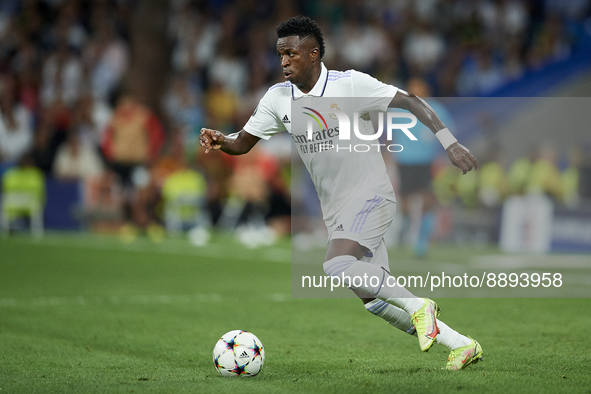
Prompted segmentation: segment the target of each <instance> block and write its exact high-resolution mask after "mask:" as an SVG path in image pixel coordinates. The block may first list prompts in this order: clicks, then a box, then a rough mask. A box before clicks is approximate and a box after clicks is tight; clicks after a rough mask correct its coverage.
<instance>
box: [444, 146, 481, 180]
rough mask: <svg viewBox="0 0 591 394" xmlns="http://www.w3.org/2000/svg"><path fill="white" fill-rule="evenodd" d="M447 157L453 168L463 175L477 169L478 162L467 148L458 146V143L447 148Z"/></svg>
mask: <svg viewBox="0 0 591 394" xmlns="http://www.w3.org/2000/svg"><path fill="white" fill-rule="evenodd" d="M447 156H449V161H451V163H452V164H453V165H454V166H456V167H458V168H459V169H460V170H462V173H463V174H466V173H467V172H468V171H470V170H471V169H475V170H477V169H478V160H476V158H475V157H474V155H473V154H472V152H470V151H469V150H468V148H466V147H465V146H464V145H460V143H459V142H454V143H453V144H451V145H450V146H449V147H448V148H447Z"/></svg>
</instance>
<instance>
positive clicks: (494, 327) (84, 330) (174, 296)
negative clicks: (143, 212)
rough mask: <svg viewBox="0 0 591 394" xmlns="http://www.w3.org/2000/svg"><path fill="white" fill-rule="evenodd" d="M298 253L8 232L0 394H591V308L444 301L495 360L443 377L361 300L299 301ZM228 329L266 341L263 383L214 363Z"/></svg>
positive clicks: (433, 361)
mask: <svg viewBox="0 0 591 394" xmlns="http://www.w3.org/2000/svg"><path fill="white" fill-rule="evenodd" d="M440 252H441V253H443V255H444V256H451V255H452V254H450V253H449V250H448V251H445V250H441V251H440V250H439V249H437V248H436V249H435V250H433V252H432V255H434V256H435V257H437V254H438V253H440ZM403 253H404V252H400V254H403ZM478 253H482V252H479V251H475V250H467V249H457V250H454V254H455V255H457V256H459V257H461V258H459V260H461V259H464V260H465V259H467V258H469V257H470V256H473V255H477V254H478ZM487 253H490V251H488V252H487ZM289 256H290V249H289V245H288V244H287V243H283V244H280V245H278V246H274V247H271V248H261V249H257V250H248V249H245V248H243V247H241V246H240V245H239V244H237V243H235V242H233V241H231V240H230V241H228V240H224V239H223V238H222V237H217V238H215V239H214V242H213V243H212V244H211V245H209V246H208V247H206V248H202V249H197V248H194V247H191V246H190V245H188V244H187V243H185V242H184V241H181V240H167V241H165V242H164V243H162V244H152V243H150V242H149V241H147V240H143V239H139V240H138V241H136V242H135V243H134V244H131V245H127V246H126V245H122V244H120V243H119V242H118V240H117V239H112V238H100V237H96V236H91V235H88V234H86V235H84V234H49V235H48V236H46V237H45V238H44V239H43V240H41V241H33V240H31V239H30V238H28V237H26V236H16V237H12V238H9V239H0V394H1V393H50V392H53V393H134V392H135V393H197V392H198V393H234V392H236V393H289V392H298V393H299V392H301V393H316V392H318V393H324V392H326V393H339V394H341V393H381V392H383V393H395V392H400V393H449V392H458V393H469V392H478V393H499V392H500V393H504V394H508V393H522V392H523V393H560V392H564V393H591V345H590V341H589V329H588V328H589V327H590V325H591V314H590V313H589V300H588V299H438V300H437V301H438V302H439V304H440V305H441V308H442V315H441V318H442V320H444V321H445V322H446V323H448V324H449V325H450V326H452V327H454V328H456V329H458V330H459V331H461V332H462V333H465V334H468V335H471V336H473V337H475V338H477V339H478V340H479V342H480V343H481V344H482V346H483V348H484V351H485V359H484V361H483V362H481V363H479V364H477V365H474V366H471V367H469V368H468V369H466V370H464V371H460V372H452V371H445V370H441V367H442V366H443V365H444V363H445V360H446V358H447V354H448V352H447V349H445V348H443V347H442V346H438V345H435V346H434V347H433V348H432V349H431V351H429V352H428V353H422V352H420V351H419V348H418V343H417V340H416V339H415V338H411V337H409V336H407V335H405V334H403V333H401V332H398V331H396V330H395V329H393V328H392V327H390V326H389V325H388V324H386V323H384V322H383V321H382V320H381V319H379V318H376V317H374V316H372V315H370V314H369V313H367V312H366V311H365V310H364V309H363V307H362V305H361V303H360V302H359V301H357V300H354V299H293V298H291V296H290V274H291V271H290V265H289ZM396 256H397V253H392V254H391V259H392V261H395V259H396ZM409 258H410V257H409V256H408V255H406V257H405V261H407V260H408V259H409ZM445 258H447V257H445ZM419 263H420V262H417V264H419ZM232 329H245V330H249V331H252V332H253V333H255V334H256V335H257V336H258V337H259V338H260V339H261V341H262V342H263V344H264V346H265V350H266V362H265V366H264V368H263V370H262V372H261V373H260V374H259V375H258V376H256V377H254V378H240V379H233V378H222V377H221V376H219V375H218V373H217V372H216V371H215V370H214V367H213V363H212V360H211V352H212V349H213V346H214V344H215V343H216V341H217V339H218V338H219V337H220V336H221V335H222V334H224V333H225V332H227V331H230V330H232Z"/></svg>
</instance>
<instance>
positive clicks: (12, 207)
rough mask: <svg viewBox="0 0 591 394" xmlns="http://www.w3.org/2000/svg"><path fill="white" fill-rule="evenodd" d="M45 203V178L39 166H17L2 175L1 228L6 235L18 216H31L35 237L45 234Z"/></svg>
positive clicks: (31, 225) (31, 227)
mask: <svg viewBox="0 0 591 394" xmlns="http://www.w3.org/2000/svg"><path fill="white" fill-rule="evenodd" d="M44 205H45V178H44V176H43V173H42V172H41V170H39V169H38V168H34V167H15V168H12V169H10V170H8V171H6V172H5V173H4V174H3V175H2V205H1V208H0V211H1V216H2V220H1V223H0V225H1V228H2V233H3V234H4V235H8V234H9V231H10V223H11V221H12V220H13V219H16V218H18V217H29V218H30V220H31V224H30V229H31V233H32V234H33V235H34V236H35V237H42V236H43V228H44V226H43V207H44Z"/></svg>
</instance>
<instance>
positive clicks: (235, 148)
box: [199, 128, 260, 155]
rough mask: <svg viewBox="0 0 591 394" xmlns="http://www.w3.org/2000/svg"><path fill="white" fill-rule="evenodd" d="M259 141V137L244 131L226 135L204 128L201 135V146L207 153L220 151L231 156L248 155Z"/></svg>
mask: <svg viewBox="0 0 591 394" xmlns="http://www.w3.org/2000/svg"><path fill="white" fill-rule="evenodd" d="M259 140H260V138H259V137H257V136H254V135H252V134H250V133H248V132H247V131H245V130H244V129H243V130H240V131H239V132H237V133H232V134H229V135H224V134H222V133H220V132H219V131H217V130H212V129H206V128H203V129H201V135H199V144H200V145H201V146H202V147H204V148H205V153H208V152H209V151H210V150H217V149H220V150H221V151H222V152H224V153H227V154H229V155H243V154H245V153H248V152H249V151H250V150H251V149H252V147H253V146H255V145H256V143H257V142H259Z"/></svg>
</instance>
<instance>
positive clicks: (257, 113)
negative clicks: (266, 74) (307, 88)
mask: <svg viewBox="0 0 591 394" xmlns="http://www.w3.org/2000/svg"><path fill="white" fill-rule="evenodd" d="M243 129H244V130H245V131H246V132H247V133H249V134H252V135H254V136H255V137H259V138H262V139H264V140H268V139H269V138H271V136H272V135H274V134H277V133H279V132H281V131H285V130H286V128H285V125H284V124H283V122H282V121H281V120H280V119H279V117H278V116H277V114H276V113H275V111H274V108H273V100H272V97H271V90H268V91H267V93H265V95H264V96H263V98H262V99H261V101H259V105H258V106H257V108H256V109H255V110H254V113H253V114H252V115H251V116H250V119H249V120H248V122H247V123H246V124H245V125H244V127H243Z"/></svg>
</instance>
